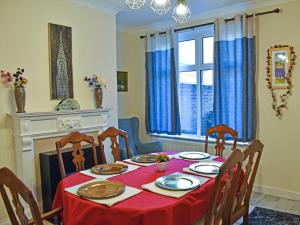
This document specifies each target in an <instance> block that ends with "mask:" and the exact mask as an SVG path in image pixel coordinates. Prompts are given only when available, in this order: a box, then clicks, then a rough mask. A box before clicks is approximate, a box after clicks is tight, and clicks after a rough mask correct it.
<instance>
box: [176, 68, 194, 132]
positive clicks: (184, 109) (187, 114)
mask: <svg viewBox="0 0 300 225" xmlns="http://www.w3.org/2000/svg"><path fill="white" fill-rule="evenodd" d="M180 112H181V115H180V119H181V131H182V133H183V134H193V135H197V72H196V71H191V72H181V73H180Z"/></svg>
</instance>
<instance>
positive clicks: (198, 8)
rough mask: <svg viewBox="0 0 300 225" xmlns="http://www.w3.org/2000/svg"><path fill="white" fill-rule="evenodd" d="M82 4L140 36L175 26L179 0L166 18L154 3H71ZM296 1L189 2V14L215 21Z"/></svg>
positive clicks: (89, 0) (82, 0) (101, 0)
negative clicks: (114, 18) (134, 6)
mask: <svg viewBox="0 0 300 225" xmlns="http://www.w3.org/2000/svg"><path fill="white" fill-rule="evenodd" d="M70 1H73V2H80V3H82V4H85V5H89V6H91V7H95V6H98V9H99V8H103V7H104V8H106V9H109V10H110V11H112V12H115V13H117V27H118V29H120V30H127V31H132V32H138V31H141V30H146V29H148V28H150V27H152V28H154V29H155V28H161V27H164V26H168V27H170V25H171V26H172V25H173V26H175V25H176V23H175V21H173V19H172V11H173V10H172V9H173V8H174V6H175V5H176V2H177V0H170V2H171V5H172V8H171V10H170V11H169V12H168V13H167V14H166V15H164V16H160V15H157V14H155V13H154V12H153V11H152V10H151V9H150V3H151V0H146V3H145V5H144V6H143V7H142V8H140V9H137V10H132V9H129V8H128V7H127V6H126V5H125V3H124V0H70ZM288 1H295V0H186V2H187V4H188V6H189V8H190V11H191V18H190V21H197V20H199V19H203V18H213V17H215V16H220V15H226V14H232V13H236V12H243V11H245V10H248V9H254V8H259V7H264V6H269V5H274V4H280V3H285V2H288Z"/></svg>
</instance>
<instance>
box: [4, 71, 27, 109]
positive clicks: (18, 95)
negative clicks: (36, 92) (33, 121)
mask: <svg viewBox="0 0 300 225" xmlns="http://www.w3.org/2000/svg"><path fill="white" fill-rule="evenodd" d="M1 80H2V82H3V83H4V84H6V85H11V84H12V83H13V84H14V87H15V89H14V93H15V100H16V105H17V113H25V112H26V111H25V99H26V92H25V84H27V82H28V80H27V79H26V78H25V77H24V69H22V68H18V69H17V71H16V72H15V73H14V74H11V73H10V72H6V71H4V70H1Z"/></svg>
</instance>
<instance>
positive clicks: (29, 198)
mask: <svg viewBox="0 0 300 225" xmlns="http://www.w3.org/2000/svg"><path fill="white" fill-rule="evenodd" d="M5 188H7V189H8V190H9V191H10V193H11V197H12V203H13V206H12V204H11V202H10V200H9V197H8V195H7V192H6V189H5ZM0 192H1V196H2V199H3V201H4V205H5V207H6V210H7V213H8V216H9V219H10V222H11V224H12V225H20V224H21V225H29V224H35V225H43V220H46V219H48V218H51V217H54V216H56V215H57V216H58V218H59V212H61V211H62V208H56V209H53V210H51V211H50V212H47V213H44V214H41V213H40V211H39V209H38V206H37V203H36V201H35V199H34V197H33V194H32V192H31V191H30V189H29V188H27V187H26V186H25V184H24V183H23V182H22V181H21V180H20V179H19V178H18V177H17V176H16V175H15V174H14V173H13V172H12V171H11V170H10V169H8V168H6V167H3V168H1V169H0ZM21 199H22V200H24V201H22V200H21ZM24 202H25V203H26V204H28V206H29V209H30V212H31V215H32V219H28V217H27V215H26V214H25V209H24V206H23V204H22V203H24ZM13 207H14V209H13Z"/></svg>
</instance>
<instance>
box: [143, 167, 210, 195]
mask: <svg viewBox="0 0 300 225" xmlns="http://www.w3.org/2000/svg"><path fill="white" fill-rule="evenodd" d="M174 174H178V175H186V174H184V173H178V172H177V173H173V174H172V175H174ZM192 177H195V178H197V179H198V180H200V186H201V185H202V184H204V183H205V182H207V181H208V180H209V179H208V178H204V177H196V176H192ZM142 187H143V188H144V189H146V190H148V191H151V192H154V193H156V194H160V195H166V196H169V197H173V198H181V197H182V196H184V195H186V194H187V193H189V192H191V191H193V190H195V189H196V188H198V187H199V186H198V187H196V188H194V189H190V190H184V191H172V190H166V189H163V188H160V187H158V186H156V184H155V181H154V182H151V183H149V184H144V185H143V186H142Z"/></svg>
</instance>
